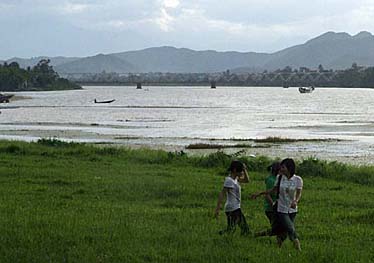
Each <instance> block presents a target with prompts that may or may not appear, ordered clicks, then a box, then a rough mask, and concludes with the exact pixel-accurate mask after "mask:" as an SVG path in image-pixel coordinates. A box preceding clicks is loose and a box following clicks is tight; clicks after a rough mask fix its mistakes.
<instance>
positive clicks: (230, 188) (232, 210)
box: [214, 160, 250, 235]
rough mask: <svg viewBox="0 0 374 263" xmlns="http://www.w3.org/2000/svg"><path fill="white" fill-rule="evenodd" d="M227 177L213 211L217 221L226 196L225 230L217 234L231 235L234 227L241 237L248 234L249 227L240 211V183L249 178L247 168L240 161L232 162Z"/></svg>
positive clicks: (246, 181)
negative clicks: (237, 227) (237, 226)
mask: <svg viewBox="0 0 374 263" xmlns="http://www.w3.org/2000/svg"><path fill="white" fill-rule="evenodd" d="M228 172H229V175H228V176H227V177H226V178H225V181H224V183H223V188H222V190H221V191H220V192H219V195H218V201H217V206H216V209H215V212H214V214H215V217H216V218H217V219H218V217H219V212H220V210H221V205H222V202H223V200H224V198H225V196H226V203H225V213H226V217H227V228H226V230H221V231H220V232H219V233H220V234H224V233H233V232H234V231H235V229H236V225H239V227H240V229H241V235H248V234H249V232H250V231H249V226H248V224H247V221H246V220H245V216H244V214H243V212H242V211H241V207H240V203H241V187H240V184H241V183H248V182H249V177H248V172H247V167H246V166H245V164H244V163H242V162H240V161H237V160H235V161H232V162H231V164H230V167H229V168H228Z"/></svg>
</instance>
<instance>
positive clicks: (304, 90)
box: [299, 86, 314, 93]
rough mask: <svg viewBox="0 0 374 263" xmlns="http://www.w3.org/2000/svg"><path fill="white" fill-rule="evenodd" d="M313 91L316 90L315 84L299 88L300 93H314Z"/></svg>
mask: <svg viewBox="0 0 374 263" xmlns="http://www.w3.org/2000/svg"><path fill="white" fill-rule="evenodd" d="M313 91H314V86H309V87H300V88H299V92H300V93H312V92H313Z"/></svg>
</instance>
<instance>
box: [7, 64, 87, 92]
mask: <svg viewBox="0 0 374 263" xmlns="http://www.w3.org/2000/svg"><path fill="white" fill-rule="evenodd" d="M49 63H50V60H49V59H43V60H40V61H39V62H38V64H37V65H35V66H34V67H32V68H31V67H27V69H23V68H21V67H20V66H19V64H18V63H17V62H11V63H9V64H8V63H7V62H5V63H4V64H2V65H1V64H0V90H1V91H26V90H65V89H80V88H81V87H80V86H79V85H78V84H76V83H72V82H70V81H69V80H67V79H64V78H60V77H59V75H58V74H57V72H55V71H54V70H53V67H52V66H50V65H49Z"/></svg>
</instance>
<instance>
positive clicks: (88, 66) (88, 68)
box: [55, 54, 138, 73]
mask: <svg viewBox="0 0 374 263" xmlns="http://www.w3.org/2000/svg"><path fill="white" fill-rule="evenodd" d="M55 69H56V71H57V72H59V73H100V72H103V71H106V72H137V71H138V69H137V68H136V67H135V66H134V65H132V64H130V63H128V62H127V61H125V60H122V59H120V58H117V57H116V56H112V55H103V54H99V55H96V56H93V57H86V58H81V59H78V60H74V61H72V62H69V63H65V64H60V65H58V66H56V67H55Z"/></svg>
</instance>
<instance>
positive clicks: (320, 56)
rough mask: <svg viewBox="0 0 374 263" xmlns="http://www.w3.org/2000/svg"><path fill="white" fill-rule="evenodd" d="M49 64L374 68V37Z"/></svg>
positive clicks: (163, 68)
mask: <svg viewBox="0 0 374 263" xmlns="http://www.w3.org/2000/svg"><path fill="white" fill-rule="evenodd" d="M42 58H46V57H35V58H31V59H21V58H12V59H9V60H7V62H8V63H9V62H12V61H16V62H18V63H19V64H20V66H22V67H27V66H33V65H35V64H36V63H37V62H38V61H39V60H40V59H42ZM50 60H51V65H52V66H54V68H55V69H56V71H57V72H59V73H60V74H61V73H100V72H103V71H106V72H118V73H126V72H132V73H141V72H174V73H202V72H206V73H208V72H221V71H225V70H227V69H229V70H231V71H233V72H261V71H263V70H269V71H271V70H276V69H282V68H284V67H286V66H290V67H292V68H299V67H308V68H317V67H318V65H320V64H321V65H322V66H323V67H324V68H325V69H345V68H349V67H350V66H351V65H352V64H353V63H357V64H358V65H360V66H374V36H373V35H372V34H371V33H369V32H365V31H363V32H360V33H358V34H357V35H353V36H351V35H349V34H348V33H335V32H327V33H325V34H322V35H320V36H318V37H316V38H313V39H311V40H309V41H307V42H306V43H304V44H301V45H296V46H292V47H289V48H286V49H283V50H280V51H278V52H274V53H256V52H235V51H230V52H218V51H214V50H206V51H195V50H191V49H187V48H175V47H168V46H164V47H153V48H147V49H143V50H137V51H127V52H121V53H112V54H98V55H95V56H91V57H83V58H79V57H51V58H50Z"/></svg>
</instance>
